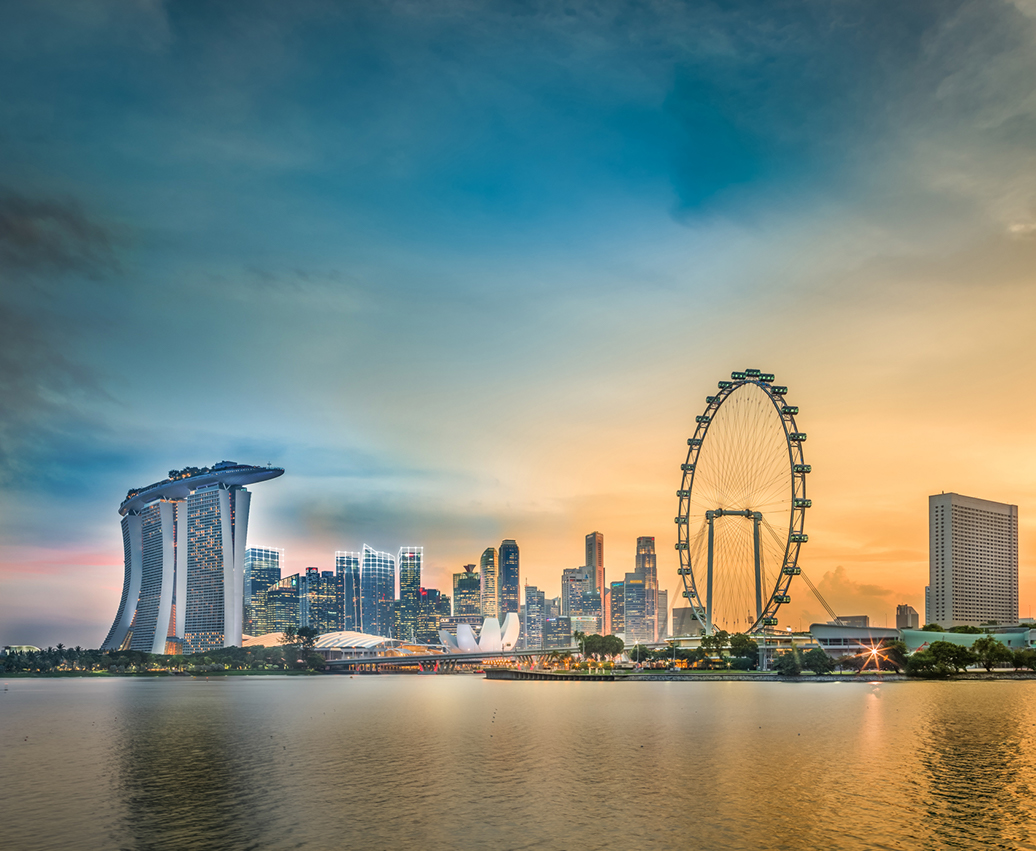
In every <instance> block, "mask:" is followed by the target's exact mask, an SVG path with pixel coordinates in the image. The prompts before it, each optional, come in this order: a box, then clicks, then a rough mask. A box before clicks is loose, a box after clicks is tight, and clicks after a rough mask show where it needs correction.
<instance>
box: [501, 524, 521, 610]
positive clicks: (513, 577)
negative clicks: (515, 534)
mask: <svg viewBox="0 0 1036 851" xmlns="http://www.w3.org/2000/svg"><path fill="white" fill-rule="evenodd" d="M518 555H519V553H518V544H517V543H515V541H513V540H512V539H510V538H508V539H507V540H506V541H504V542H503V543H501V544H500V554H499V556H500V562H499V574H500V607H499V609H498V611H497V617H498V618H503V617H504V616H505V615H506V614H507V613H508V612H514V613H515V614H517V613H518V595H519V590H518V589H519V573H520V571H519V567H518Z"/></svg>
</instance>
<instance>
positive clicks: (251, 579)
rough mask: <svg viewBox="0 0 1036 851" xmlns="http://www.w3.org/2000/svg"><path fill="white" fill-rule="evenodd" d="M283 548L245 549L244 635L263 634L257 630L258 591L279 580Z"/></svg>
mask: <svg viewBox="0 0 1036 851" xmlns="http://www.w3.org/2000/svg"><path fill="white" fill-rule="evenodd" d="M283 562H284V550H282V549H270V548H268V547H249V548H248V549H247V550H245V584H244V598H245V599H244V605H245V615H244V618H245V620H244V625H243V627H242V629H243V630H244V632H245V634H246V635H263V634H264V633H263V632H259V631H258V627H259V623H260V618H261V615H262V612H261V610H260V607H259V606H258V602H259V597H258V595H259V593H260V592H262V591H265V590H266V589H267V588H269V587H270V586H271V585H273V584H274V583H276V582H279V581H280V578H281V565H282V564H283Z"/></svg>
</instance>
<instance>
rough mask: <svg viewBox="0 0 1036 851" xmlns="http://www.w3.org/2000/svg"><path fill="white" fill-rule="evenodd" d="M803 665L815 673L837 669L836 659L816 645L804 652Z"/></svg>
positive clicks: (826, 672) (828, 672) (825, 672)
mask: <svg viewBox="0 0 1036 851" xmlns="http://www.w3.org/2000/svg"><path fill="white" fill-rule="evenodd" d="M802 667H803V668H805V669H806V670H807V671H812V672H813V673H814V674H830V673H831V672H832V671H833V670H834V669H835V660H834V659H832V658H831V657H830V656H828V655H827V653H825V652H824V651H823V650H822V649H821V648H819V647H814V648H813V649H812V650H807V651H806V652H805V654H803V656H802Z"/></svg>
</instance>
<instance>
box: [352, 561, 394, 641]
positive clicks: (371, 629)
mask: <svg viewBox="0 0 1036 851" xmlns="http://www.w3.org/2000/svg"><path fill="white" fill-rule="evenodd" d="M395 600H396V562H395V559H393V558H392V556H391V555H389V554H388V553H382V552H378V551H377V550H375V549H373V548H371V547H368V546H367V545H366V544H364V545H363V563H362V566H361V568H360V622H361V626H362V627H363V629H362V632H365V633H367V634H368V635H383V636H385V637H386V638H391V637H392V608H393V604H394V603H395Z"/></svg>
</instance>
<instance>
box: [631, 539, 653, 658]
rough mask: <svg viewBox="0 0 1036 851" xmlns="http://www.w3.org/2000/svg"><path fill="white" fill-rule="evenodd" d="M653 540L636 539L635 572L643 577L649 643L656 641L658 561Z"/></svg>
mask: <svg viewBox="0 0 1036 851" xmlns="http://www.w3.org/2000/svg"><path fill="white" fill-rule="evenodd" d="M657 558H658V557H657V556H656V555H655V539H654V538H652V537H646V536H645V537H640V538H637V560H636V568H635V570H636V572H637V573H639V574H641V575H643V577H644V617H645V618H646V621H645V622H646V624H647V630H648V633H649V634H650V636H651V639H650V640H651V641H657V640H658V561H657Z"/></svg>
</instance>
